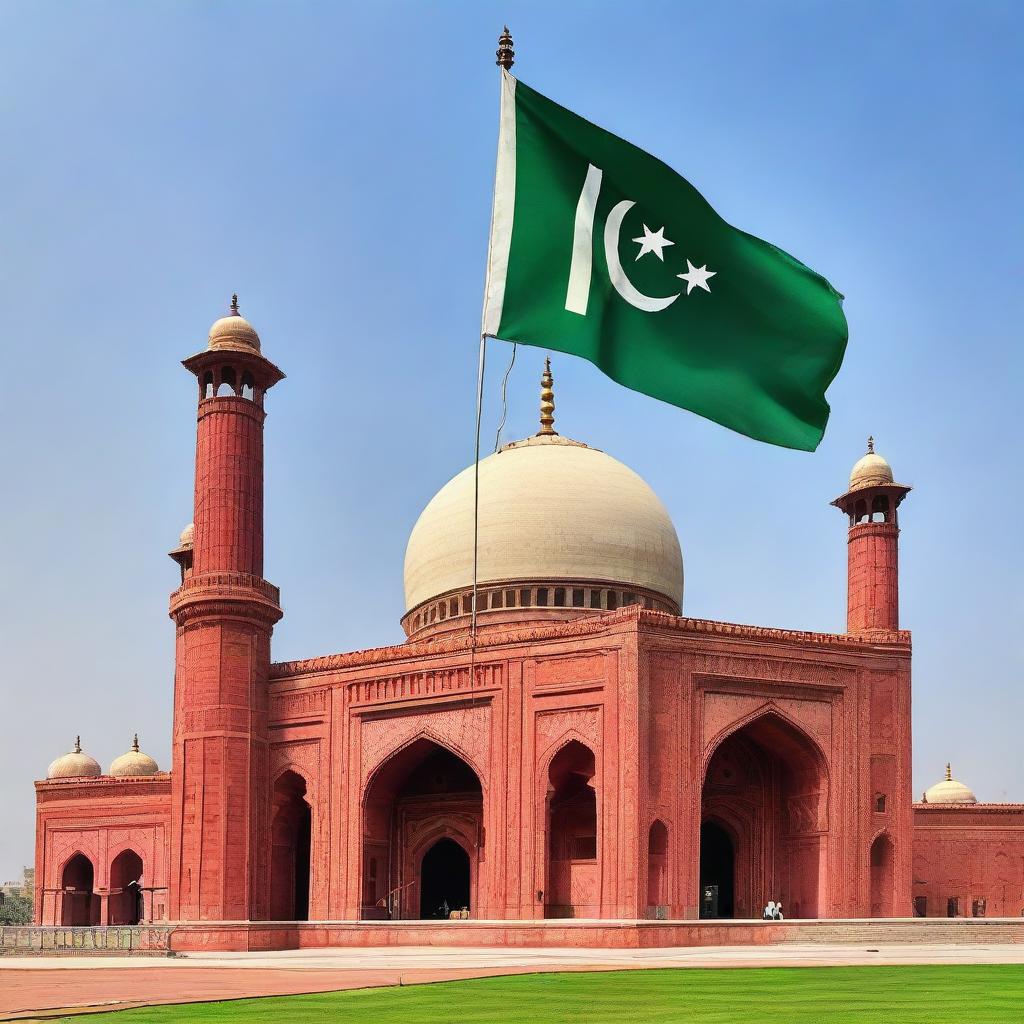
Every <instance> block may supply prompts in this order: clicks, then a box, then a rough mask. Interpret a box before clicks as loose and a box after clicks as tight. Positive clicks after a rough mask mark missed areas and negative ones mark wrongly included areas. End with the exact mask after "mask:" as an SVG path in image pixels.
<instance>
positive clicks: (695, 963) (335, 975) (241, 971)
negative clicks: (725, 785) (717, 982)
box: [0, 944, 1024, 1021]
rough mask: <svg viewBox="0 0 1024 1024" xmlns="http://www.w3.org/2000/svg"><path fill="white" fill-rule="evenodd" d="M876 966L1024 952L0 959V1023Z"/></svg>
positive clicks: (778, 950)
mask: <svg viewBox="0 0 1024 1024" xmlns="http://www.w3.org/2000/svg"><path fill="white" fill-rule="evenodd" d="M881 964H886V965H895V964H1024V945H995V944H993V945H980V944H975V945H960V944H958V945H945V944H928V945H923V944H922V945H908V944H901V945H890V946H884V945H880V946H871V947H867V946H850V945H834V946H827V945H785V946H705V947H699V948H695V947H687V948H676V949H496V948H482V947H481V948H466V949H458V950H455V949H451V948H446V949H437V948H433V947H403V948H385V949H353V948H346V949H310V950H287V951H282V952H274V953H191V954H189V955H188V956H178V957H116V956H92V957H73V956H61V957H0V1020H22V1021H24V1020H40V1019H45V1018H47V1017H52V1016H55V1015H57V1014H59V1013H60V1012H62V1011H70V1010H73V1011H75V1012H77V1013H83V1012H86V1013H87V1012H90V1011H98V1010H110V1009H121V1008H126V1007H130V1006H143V1005H147V1004H154V1003H187V1002H206V1001H210V1000H218V999H236V998H242V997H246V996H268V995H295V994H299V993H308V992H329V991H338V990H341V989H349V988H365V987H371V986H382V985H415V984H424V983H427V982H432V981H452V980H456V979H461V978H481V977H489V976H493V975H499V974H526V973H531V972H538V971H599V970H613V969H614V970H628V969H643V968H652V967H680V968H687V967H823V966H856V965H881ZM455 965H457V966H455Z"/></svg>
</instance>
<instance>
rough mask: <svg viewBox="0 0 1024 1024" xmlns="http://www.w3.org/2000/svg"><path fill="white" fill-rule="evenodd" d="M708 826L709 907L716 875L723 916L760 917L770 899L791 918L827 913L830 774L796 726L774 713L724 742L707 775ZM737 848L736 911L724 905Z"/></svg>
mask: <svg viewBox="0 0 1024 1024" xmlns="http://www.w3.org/2000/svg"><path fill="white" fill-rule="evenodd" d="M700 820H701V826H702V827H701V853H702V857H701V869H700V880H701V885H702V891H701V892H700V893H699V894H698V902H699V903H701V905H702V908H703V900H704V893H703V885H704V884H705V882H707V884H715V883H714V882H713V881H712V880H711V874H712V873H716V874H717V875H718V876H719V878H720V879H722V880H720V881H719V882H718V883H717V884H718V885H719V901H718V903H719V905H718V916H720V917H726V916H732V917H739V918H756V917H760V914H761V908H762V907H763V906H764V905H765V903H767V902H768V900H775V901H776V902H781V903H782V904H783V913H784V914H785V916H786V917H804V918H811V917H818V916H820V915H821V914H822V913H824V912H826V908H825V906H824V905H823V894H824V893H825V891H826V890H825V884H824V882H825V875H826V856H827V836H828V773H827V769H826V766H825V759H824V757H823V755H822V753H821V751H820V749H819V748H818V746H817V744H815V743H814V741H813V740H811V739H810V737H809V736H807V735H806V734H805V733H803V732H802V731H801V730H799V729H798V728H796V726H794V725H793V724H791V723H790V722H788V721H786V720H785V719H784V718H782V717H781V716H780V715H777V714H775V713H772V712H769V713H767V714H764V715H762V716H761V717H759V718H757V719H755V720H754V721H753V722H750V723H748V724H747V725H745V726H743V727H742V728H740V729H738V730H736V732H734V733H732V734H731V735H729V736H727V737H726V738H725V739H723V740H722V741H721V742H720V743H719V745H718V747H717V748H716V749H715V751H714V753H713V754H712V756H711V759H710V761H709V762H708V767H707V771H706V773H705V776H704V786H703V789H702V794H701V819H700ZM705 825H707V826H709V827H708V828H707V829H705V828H704V826H705ZM711 826H713V828H712V827H711ZM715 829H717V832H716V831H715ZM726 841H728V844H729V846H728V847H727V846H726ZM729 847H731V851H732V865H733V868H732V878H731V888H732V906H731V908H729V907H728V902H727V901H726V900H725V899H723V887H724V886H725V885H726V884H727V882H728V881H729V880H728V878H727V874H728V872H727V865H728V861H729V852H728V851H729ZM705 860H706V864H707V867H706V868H705ZM723 872H724V873H723ZM701 912H702V914H703V913H704V911H703V909H702V911H701Z"/></svg>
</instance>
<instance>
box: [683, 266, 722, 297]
mask: <svg viewBox="0 0 1024 1024" xmlns="http://www.w3.org/2000/svg"><path fill="white" fill-rule="evenodd" d="M717 273H718V271H717V270H708V265H707V264H706V263H705V264H704V266H703V267H695V266H694V265H693V264H692V263H691V262H690V261H689V260H687V261H686V273H685V274H676V277H678V278H681V279H682V280H683V281H685V282H686V294H687V295H689V294H690V292H692V291H693V289H694V288H703V289H704V291H706V292H710V291H711V289H710V288H709V287H708V280H709V279H710V278H712V277H714V276H715V274H717Z"/></svg>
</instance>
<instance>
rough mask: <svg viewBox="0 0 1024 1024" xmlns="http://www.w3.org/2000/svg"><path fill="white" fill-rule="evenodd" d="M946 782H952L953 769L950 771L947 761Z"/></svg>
mask: <svg viewBox="0 0 1024 1024" xmlns="http://www.w3.org/2000/svg"><path fill="white" fill-rule="evenodd" d="M946 781H947V782H952V781H953V769H952V767H950V764H949V762H948V761H947V762H946Z"/></svg>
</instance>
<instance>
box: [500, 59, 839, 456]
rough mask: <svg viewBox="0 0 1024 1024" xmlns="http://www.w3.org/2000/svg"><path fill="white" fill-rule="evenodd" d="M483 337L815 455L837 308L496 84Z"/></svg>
mask: <svg viewBox="0 0 1024 1024" xmlns="http://www.w3.org/2000/svg"><path fill="white" fill-rule="evenodd" d="M487 259H488V265H487V286H486V294H485V296H484V314H483V333H484V334H485V335H488V336H490V337H497V338H504V339H506V340H508V341H517V342H521V343H522V344H525V345H538V346H541V347H544V348H551V349H556V350H558V351H560V352H568V353H570V354H572V355H577V356H582V357H583V358H584V359H589V360H590V361H591V362H592V363H594V364H595V365H596V366H598V367H600V369H601V370H603V371H604V372H605V373H606V374H608V376H609V377H611V378H612V379H613V380H616V381H618V382H619V383H620V384H624V385H625V386H626V387H629V388H633V389H634V390H636V391H640V392H643V393H644V394H646V395H651V396H653V397H654V398H660V399H662V401H665V402H669V403H671V404H672V405H677V406H679V407H681V408H683V409H689V410H691V411H692V412H695V413H698V414H699V415H701V416H706V417H707V418H708V419H711V420H715V421H716V422H717V423H721V424H722V425H723V426H726V427H730V428H731V429H733V430H737V431H739V432H740V433H741V434H746V435H747V436H749V437H754V438H757V439H758V440H761V441H767V442H769V443H771V444H777V445H783V446H784V447H787V448H802V449H805V450H807V451H813V450H814V449H815V448H817V446H818V442H819V441H820V440H821V437H822V434H823V433H824V431H825V424H826V422H827V421H828V412H829V409H828V403H827V402H826V401H825V389H826V388H827V387H828V386H829V384H830V383H831V381H832V378H833V377H835V375H836V373H837V372H838V370H839V365H840V363H841V362H842V359H843V352H844V351H845V349H846V339H847V327H846V318H845V316H844V315H843V311H842V308H841V306H840V302H841V299H842V296H841V295H839V293H838V292H836V291H835V289H834V288H833V287H832V286H831V285H830V284H829V283H828V281H826V280H825V278H823V277H821V276H820V275H819V274H816V273H815V272H814V271H813V270H811V269H809V268H808V267H806V266H804V265H803V264H802V263H801V262H800V261H799V260H796V259H794V258H793V257H792V256H790V255H789V254H788V253H786V252H783V251H782V250H781V249H778V248H776V247H775V246H774V245H770V244H769V243H768V242H764V241H762V240H761V239H760V238H755V237H754V236H753V235H748V234H747V233H746V232H745V231H740V230H738V229H737V228H734V227H732V226H731V225H730V224H727V223H726V222H725V221H724V220H722V218H721V217H720V216H719V215H718V214H717V213H716V212H715V211H714V210H713V209H712V208H711V206H710V205H709V204H708V203H707V201H706V200H705V199H704V197H703V196H701V194H700V193H699V192H698V191H697V190H696V189H695V188H694V187H693V186H692V185H691V184H690V183H689V182H688V181H686V180H685V179H684V178H682V177H680V176H679V175H678V174H676V172H675V171H673V170H672V169H671V168H670V167H667V166H666V165H665V164H663V163H662V162H661V161H660V160H658V159H657V158H655V157H653V156H651V155H650V154H649V153H645V152H643V150H640V149H637V147H636V146H633V145H631V144H630V143H628V142H625V141H623V140H622V139H620V138H618V137H616V136H615V135H612V134H611V133H610V132H606V131H605V130H604V129H603V128H598V127H597V126H596V125H593V124H591V123H590V122H589V121H585V120H584V119H583V118H582V117H578V116H577V115H576V114H573V113H572V112H571V111H569V110H566V109H565V108H564V107H560V106H559V105H558V104H557V103H553V102H552V101H551V100H549V99H546V98H545V97H543V96H541V95H540V94H539V93H536V92H534V91H533V90H532V89H530V88H528V87H527V86H525V85H523V84H522V83H521V82H517V81H516V79H515V78H513V77H512V76H511V75H510V74H509V73H508V72H507V71H504V70H503V71H502V93H501V131H500V138H499V144H498V166H497V176H496V180H495V191H494V211H493V214H492V219H491V239H490V249H489V252H488V257H487Z"/></svg>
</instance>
